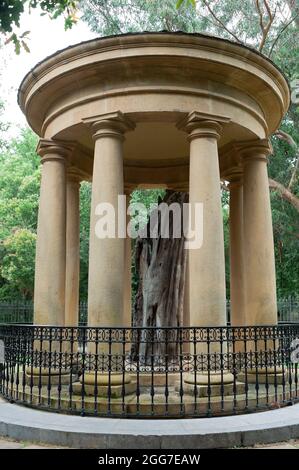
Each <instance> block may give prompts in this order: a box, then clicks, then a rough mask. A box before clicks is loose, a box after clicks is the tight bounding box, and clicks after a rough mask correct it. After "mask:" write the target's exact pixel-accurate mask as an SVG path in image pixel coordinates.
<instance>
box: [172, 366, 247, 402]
mask: <svg viewBox="0 0 299 470" xmlns="http://www.w3.org/2000/svg"><path fill="white" fill-rule="evenodd" d="M183 388H184V393H185V394H187V395H193V396H194V395H195V393H196V395H197V396H198V397H207V396H210V397H216V396H228V395H234V393H235V394H237V395H239V394H242V393H244V392H245V385H244V384H243V383H241V382H236V383H234V376H233V374H231V373H230V372H225V373H223V374H221V373H219V372H210V374H208V373H200V374H196V377H195V374H188V375H186V377H185V378H184V385H183ZM175 390H176V391H177V392H179V391H180V383H179V382H178V383H177V384H176V385H175Z"/></svg>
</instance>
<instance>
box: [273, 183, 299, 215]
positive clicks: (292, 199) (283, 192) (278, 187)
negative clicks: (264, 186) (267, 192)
mask: <svg viewBox="0 0 299 470" xmlns="http://www.w3.org/2000/svg"><path fill="white" fill-rule="evenodd" d="M269 187H270V189H271V190H272V191H276V192H278V193H279V194H280V196H281V197H282V199H285V200H286V201H288V202H289V203H290V204H291V205H292V206H293V207H294V208H295V209H296V210H297V211H298V212H299V198H298V197H297V196H295V194H293V193H292V192H291V191H290V190H289V189H288V188H285V187H284V186H283V184H281V183H278V181H275V180H272V179H270V178H269Z"/></svg>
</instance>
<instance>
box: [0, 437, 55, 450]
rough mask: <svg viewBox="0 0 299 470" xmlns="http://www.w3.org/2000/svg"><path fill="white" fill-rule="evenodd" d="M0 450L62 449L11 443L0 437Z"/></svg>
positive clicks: (29, 443)
mask: <svg viewBox="0 0 299 470" xmlns="http://www.w3.org/2000/svg"><path fill="white" fill-rule="evenodd" d="M1 449H62V447H54V446H53V447H52V446H47V445H45V444H43V445H42V444H35V443H32V442H22V441H21V442H20V441H12V440H9V439H3V438H2V437H0V450H1Z"/></svg>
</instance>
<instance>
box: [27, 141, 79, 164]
mask: <svg viewBox="0 0 299 470" xmlns="http://www.w3.org/2000/svg"><path fill="white" fill-rule="evenodd" d="M73 149H74V144H72V143H71V142H61V141H57V140H50V139H40V140H39V142H38V145H37V149H36V152H37V153H38V154H39V155H40V157H41V162H42V163H45V162H46V161H50V160H61V161H62V162H64V163H66V161H67V158H68V157H69V156H70V155H71V153H72V152H73Z"/></svg>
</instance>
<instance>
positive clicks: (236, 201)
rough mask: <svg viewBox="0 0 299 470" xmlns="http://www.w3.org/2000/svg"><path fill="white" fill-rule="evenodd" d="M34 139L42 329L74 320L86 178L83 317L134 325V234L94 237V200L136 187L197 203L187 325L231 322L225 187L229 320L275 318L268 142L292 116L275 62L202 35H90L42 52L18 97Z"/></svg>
mask: <svg viewBox="0 0 299 470" xmlns="http://www.w3.org/2000/svg"><path fill="white" fill-rule="evenodd" d="M18 100H19V104H20V106H21V109H22V110H23V112H24V114H25V115H26V118H27V120H28V123H29V125H30V127H31V128H32V129H33V130H34V131H35V132H36V133H37V134H38V135H39V136H40V142H39V145H38V153H39V155H40V156H41V163H42V179H41V195H40V205H39V216H38V234H37V251H36V276H35V293H34V323H35V324H36V325H56V326H67V327H68V326H77V325H78V300H79V248H80V247H79V217H80V214H79V185H80V181H83V180H87V181H91V182H92V204H91V221H90V252H89V285H88V325H89V326H91V327H96V326H99V327H112V328H113V327H130V326H131V307H130V297H131V295H130V276H131V275H130V269H131V262H130V259H129V258H130V240H129V238H127V239H124V238H115V239H99V238H97V237H96V235H95V225H96V222H97V220H98V216H97V214H96V206H97V205H98V204H99V203H101V202H109V203H112V204H113V205H114V207H117V201H118V196H119V195H123V194H126V195H129V194H130V192H131V191H133V190H134V189H135V188H138V187H147V188H152V187H159V186H163V187H167V188H169V189H173V190H178V191H186V192H189V198H190V203H191V204H194V203H197V202H199V203H203V207H204V215H203V217H204V219H203V227H204V239H203V245H202V247H201V248H200V249H195V250H190V251H189V268H188V299H187V301H186V302H185V307H186V309H188V314H184V319H185V321H186V324H184V325H182V326H185V327H188V326H191V327H209V326H211V327H218V326H219V327H221V326H225V325H226V294H225V292H226V291H225V261H224V241H223V222H222V210H221V181H224V180H225V181H229V190H230V270H231V323H232V325H233V326H246V325H250V326H254V325H276V324H277V306H276V286H275V265H274V247H273V233H272V221H271V207H270V197H269V186H268V175H267V158H268V156H269V155H270V154H271V145H270V143H269V140H268V139H269V137H270V136H271V134H272V133H273V132H275V131H276V130H277V129H278V127H279V125H280V122H281V120H282V118H283V117H284V115H285V113H286V112H287V110H288V107H289V103H290V92H289V87H288V83H287V81H286V79H285V78H284V76H283V75H282V73H281V72H280V71H279V70H278V68H277V67H276V66H275V65H274V64H273V63H272V62H271V61H270V60H268V59H267V58H265V57H264V56H262V55H261V54H259V53H257V52H255V51H254V50H251V49H249V48H247V47H243V46H241V45H239V44H235V43H232V42H230V41H226V40H222V39H219V38H214V37H209V36H205V35H200V34H196V35H195V34H192V35H191V34H184V33H142V34H127V35H121V36H115V37H107V38H100V39H94V40H91V41H87V42H83V43H80V44H78V45H75V46H72V47H69V48H67V49H64V50H62V51H59V52H57V53H56V54H54V55H52V56H50V57H48V58H46V59H45V60H44V61H42V62H41V63H39V64H38V65H37V66H36V67H34V69H33V70H31V71H30V72H29V73H28V74H27V76H26V77H25V78H24V80H23V82H22V84H21V86H20V89H19V96H18Z"/></svg>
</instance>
